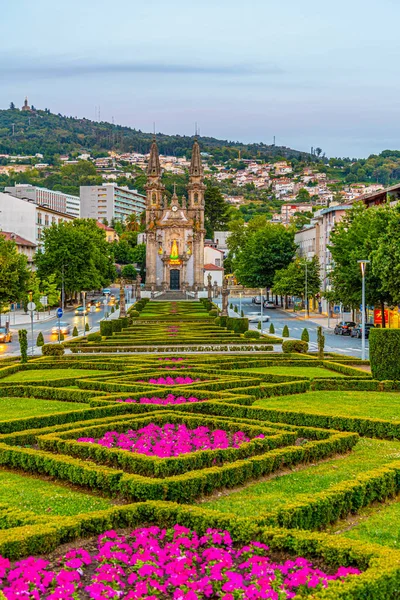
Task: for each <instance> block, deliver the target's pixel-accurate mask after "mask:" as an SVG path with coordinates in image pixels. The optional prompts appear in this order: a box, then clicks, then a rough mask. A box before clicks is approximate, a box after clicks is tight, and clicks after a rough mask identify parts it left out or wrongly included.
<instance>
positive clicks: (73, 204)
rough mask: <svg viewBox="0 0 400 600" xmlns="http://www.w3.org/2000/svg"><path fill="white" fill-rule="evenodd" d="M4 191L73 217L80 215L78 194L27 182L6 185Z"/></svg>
mask: <svg viewBox="0 0 400 600" xmlns="http://www.w3.org/2000/svg"><path fill="white" fill-rule="evenodd" d="M5 191H6V192H7V193H9V194H11V196H14V197H15V198H21V199H25V200H30V201H32V202H35V203H36V204H39V205H40V206H47V207H48V208H51V209H52V210H55V211H57V212H62V213H67V215H72V216H73V217H79V216H80V199H79V196H72V195H71V194H65V193H64V192H56V191H55V190H48V189H47V188H41V187H37V186H34V185H30V184H27V183H17V184H16V185H14V186H10V187H6V188H5Z"/></svg>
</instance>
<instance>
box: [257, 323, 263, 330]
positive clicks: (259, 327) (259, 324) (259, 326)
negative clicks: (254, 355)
mask: <svg viewBox="0 0 400 600" xmlns="http://www.w3.org/2000/svg"><path fill="white" fill-rule="evenodd" d="M257 329H259V330H260V331H261V329H262V325H261V321H259V322H258V323H257Z"/></svg>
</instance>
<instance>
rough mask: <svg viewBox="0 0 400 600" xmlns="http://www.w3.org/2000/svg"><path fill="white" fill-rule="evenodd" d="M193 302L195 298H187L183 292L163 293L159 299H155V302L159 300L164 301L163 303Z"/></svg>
mask: <svg viewBox="0 0 400 600" xmlns="http://www.w3.org/2000/svg"><path fill="white" fill-rule="evenodd" d="M186 299H187V300H193V298H191V297H190V296H188V297H187V298H186V295H185V294H184V293H183V292H179V291H176V292H175V291H168V292H163V293H162V294H160V295H159V296H157V298H154V300H155V301H157V300H162V301H164V302H165V301H167V300H168V301H169V302H174V301H175V302H176V301H177V300H186Z"/></svg>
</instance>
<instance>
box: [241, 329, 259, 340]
mask: <svg viewBox="0 0 400 600" xmlns="http://www.w3.org/2000/svg"><path fill="white" fill-rule="evenodd" d="M260 335H261V334H260V332H259V331H254V330H251V331H250V330H249V331H245V332H244V334H243V337H245V338H248V339H252V340H258V339H259V338H260Z"/></svg>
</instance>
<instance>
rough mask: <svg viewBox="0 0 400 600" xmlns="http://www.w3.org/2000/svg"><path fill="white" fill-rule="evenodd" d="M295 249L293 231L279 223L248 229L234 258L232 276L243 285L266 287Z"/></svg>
mask: <svg viewBox="0 0 400 600" xmlns="http://www.w3.org/2000/svg"><path fill="white" fill-rule="evenodd" d="M295 250H296V246H295V243H294V234H293V231H291V230H290V229H286V227H284V226H283V225H280V224H274V223H266V224H265V226H264V227H263V228H261V229H258V230H256V231H251V230H250V231H249V232H247V234H246V237H245V241H244V244H243V245H242V246H241V247H240V248H239V250H238V254H237V257H236V258H235V260H234V267H235V273H236V276H237V278H238V280H239V281H240V283H241V284H243V285H246V286H249V287H257V288H261V287H267V288H270V287H272V284H273V281H274V276H275V273H276V271H278V270H280V269H284V268H285V267H287V265H288V264H289V263H290V261H291V260H292V259H293V256H294V253H295Z"/></svg>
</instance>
